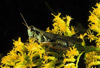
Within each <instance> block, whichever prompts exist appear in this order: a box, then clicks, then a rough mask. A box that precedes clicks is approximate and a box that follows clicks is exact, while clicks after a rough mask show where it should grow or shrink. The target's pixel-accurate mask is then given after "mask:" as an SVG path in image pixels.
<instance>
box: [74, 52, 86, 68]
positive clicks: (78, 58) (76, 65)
mask: <svg viewBox="0 0 100 68" xmlns="http://www.w3.org/2000/svg"><path fill="white" fill-rule="evenodd" d="M84 52H85V51H83V52H81V54H79V56H78V57H77V62H76V68H78V63H79V59H80V57H81V55H82V54H83V53H84Z"/></svg>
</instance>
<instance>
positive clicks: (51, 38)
mask: <svg viewBox="0 0 100 68" xmlns="http://www.w3.org/2000/svg"><path fill="white" fill-rule="evenodd" d="M20 15H21V16H22V18H23V20H24V22H25V24H24V25H25V26H26V27H27V31H28V36H29V38H33V37H34V38H36V39H37V40H38V42H39V43H44V42H47V43H48V42H49V43H50V45H51V44H52V45H54V46H53V47H55V46H57V47H59V48H61V47H71V46H73V45H74V44H81V42H82V40H81V39H78V38H76V37H74V36H73V37H67V36H63V35H57V34H53V33H48V32H45V31H43V30H40V29H38V28H36V27H34V26H28V24H27V23H26V21H25V19H24V17H23V15H22V14H20ZM45 45H46V44H45ZM47 45H48V44H47ZM53 47H52V48H53ZM55 49H56V48H55Z"/></svg>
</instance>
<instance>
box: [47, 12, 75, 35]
mask: <svg viewBox="0 0 100 68" xmlns="http://www.w3.org/2000/svg"><path fill="white" fill-rule="evenodd" d="M52 15H53V16H54V17H55V18H54V19H53V21H54V23H53V27H54V28H53V29H52V30H50V29H49V27H48V28H47V30H46V31H47V32H51V33H54V34H59V35H65V36H72V35H74V34H75V30H74V27H73V26H71V27H70V21H71V20H72V18H71V17H70V16H66V17H63V18H61V17H60V15H61V13H58V15H57V16H56V15H54V14H52Z"/></svg>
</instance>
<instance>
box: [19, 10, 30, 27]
mask: <svg viewBox="0 0 100 68" xmlns="http://www.w3.org/2000/svg"><path fill="white" fill-rule="evenodd" d="M20 15H21V17H22V19H23V21H24V23H22V24H24V25H25V26H26V27H27V28H29V26H28V24H27V22H26V20H25V18H24V16H23V14H22V13H21V12H20Z"/></svg>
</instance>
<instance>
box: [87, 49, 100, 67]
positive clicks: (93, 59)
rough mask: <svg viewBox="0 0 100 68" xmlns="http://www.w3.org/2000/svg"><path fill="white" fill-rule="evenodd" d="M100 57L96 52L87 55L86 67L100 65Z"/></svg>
mask: <svg viewBox="0 0 100 68" xmlns="http://www.w3.org/2000/svg"><path fill="white" fill-rule="evenodd" d="M98 60H100V56H99V55H98V53H97V52H96V51H92V52H88V53H86V67H87V68H91V67H92V66H94V65H100V61H98Z"/></svg>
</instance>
